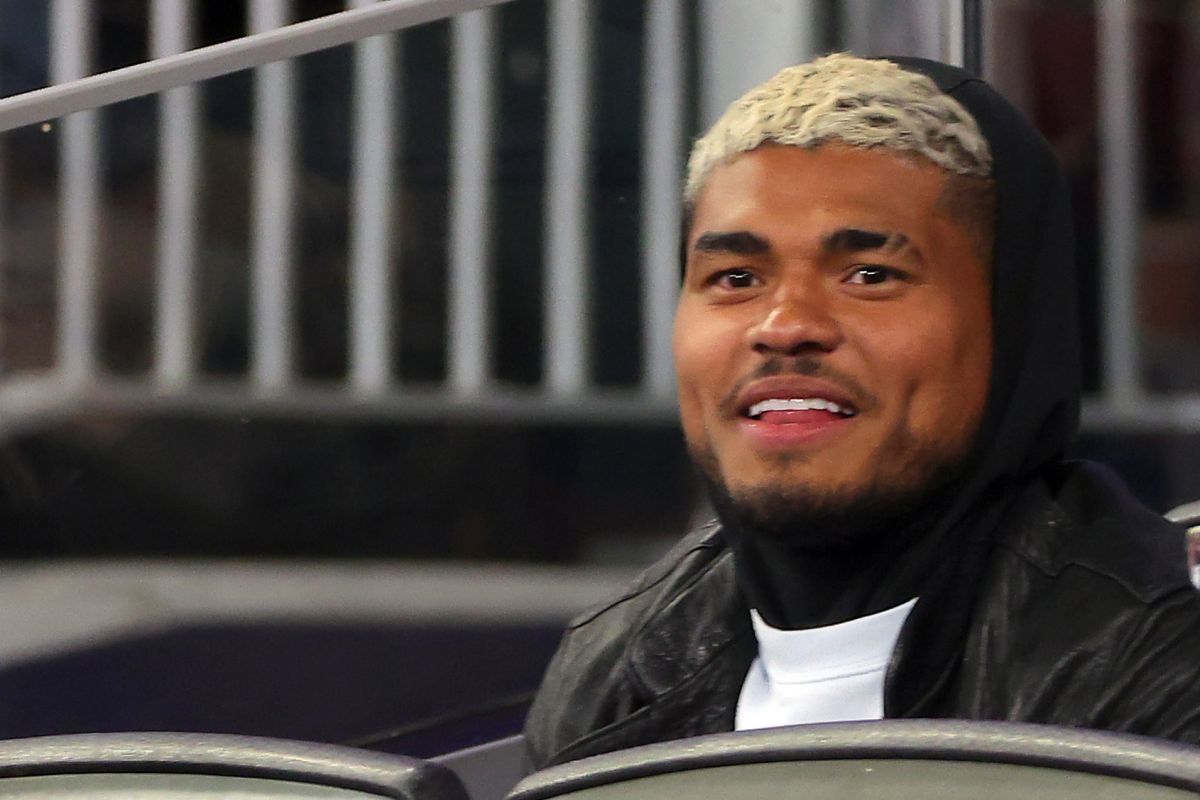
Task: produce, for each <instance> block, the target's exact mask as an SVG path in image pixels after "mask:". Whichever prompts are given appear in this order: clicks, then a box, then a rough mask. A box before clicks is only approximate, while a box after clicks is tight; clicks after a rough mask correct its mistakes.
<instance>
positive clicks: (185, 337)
mask: <svg viewBox="0 0 1200 800" xmlns="http://www.w3.org/2000/svg"><path fill="white" fill-rule="evenodd" d="M150 22H151V27H150V38H151V42H150V50H151V55H152V56H153V57H154V58H162V57H164V56H169V55H173V54H175V53H182V52H184V51H185V50H187V49H188V48H189V47H191V46H192V38H193V30H192V14H191V0H154V2H153V5H152V6H151V20H150ZM199 149H200V132H199V102H198V95H197V87H196V86H183V87H180V88H178V89H171V90H170V91H167V92H165V93H164V94H163V95H162V101H161V105H160V107H159V120H158V159H159V170H158V203H159V209H160V211H159V220H158V292H157V295H158V297H157V301H158V302H157V318H156V320H155V379H156V381H157V383H158V385H159V386H160V387H161V388H165V389H170V388H175V387H179V386H182V385H184V384H186V383H188V381H189V380H191V378H192V376H193V373H194V372H195V330H196V316H197V314H196V246H197V236H196V225H197V221H198V209H197V205H198V204H197V198H198V197H199V194H200V192H199V185H200V181H199V176H200V159H199Z"/></svg>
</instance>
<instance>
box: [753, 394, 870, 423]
mask: <svg viewBox="0 0 1200 800" xmlns="http://www.w3.org/2000/svg"><path fill="white" fill-rule="evenodd" d="M813 411H819V412H825V413H827V414H833V415H836V416H838V417H843V418H849V417H853V416H855V415H856V414H857V413H858V411H857V410H856V409H855V408H853V407H851V406H849V405H842V404H839V403H835V402H833V401H832V400H826V399H825V398H823V397H771V398H768V399H766V400H759V401H758V402H757V403H754V404H753V405H751V406H750V407H749V408H747V409H745V410H744V411H743V412H742V414H743V416H745V417H748V418H749V419H753V420H762V421H767V422H769V421H779V422H787V421H790V420H792V419H795V417H796V416H797V415H800V414H801V413H803V412H813Z"/></svg>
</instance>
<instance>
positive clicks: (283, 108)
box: [250, 0, 296, 391]
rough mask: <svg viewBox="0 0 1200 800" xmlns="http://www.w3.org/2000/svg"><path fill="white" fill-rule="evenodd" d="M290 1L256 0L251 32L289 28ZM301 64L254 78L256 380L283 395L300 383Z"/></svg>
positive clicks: (267, 68)
mask: <svg viewBox="0 0 1200 800" xmlns="http://www.w3.org/2000/svg"><path fill="white" fill-rule="evenodd" d="M288 5H289V3H288V2H287V0H251V2H250V31H251V33H261V32H262V31H267V30H272V29H274V28H279V27H282V26H283V25H286V24H287V20H288ZM295 144H296V119H295V63H294V62H292V61H279V62H276V63H274V64H266V65H264V66H261V67H258V68H257V69H256V70H255V74H254V167H253V170H254V190H253V191H254V204H253V208H254V210H253V215H254V216H253V219H252V220H251V225H252V231H253V234H252V236H253V239H252V250H253V252H252V265H251V287H252V288H251V292H252V297H251V304H252V309H253V316H252V319H251V336H252V349H251V377H252V380H253V382H254V384H255V386H256V387H257V388H258V389H261V390H267V391H270V390H275V389H281V388H284V387H286V386H287V384H288V383H289V382H290V380H291V378H292V369H293V354H292V351H293V340H294V330H295V325H294V322H293V319H292V313H293V306H294V300H295V298H294V297H293V295H294V294H295V286H294V283H295V282H294V280H293V276H292V272H293V269H292V253H293V248H292V229H293V220H294V217H295V213H294V204H293V192H294V190H295V167H296V164H295V161H296V156H295Z"/></svg>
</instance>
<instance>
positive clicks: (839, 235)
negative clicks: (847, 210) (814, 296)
mask: <svg viewBox="0 0 1200 800" xmlns="http://www.w3.org/2000/svg"><path fill="white" fill-rule="evenodd" d="M906 247H908V248H912V247H913V245H912V243H911V242H910V241H909V240H908V237H907V236H905V235H904V234H903V233H886V232H883V231H868V230H863V229H862V228H840V229H838V230H836V231H834V232H833V233H831V234H829V235H828V236H826V237H825V238H823V239H822V240H821V249H822V250H824V251H825V252H826V253H838V252H844V253H857V252H861V251H863V250H885V251H887V252H890V253H894V252H896V251H897V250H903V249H904V248H906ZM913 249H914V250H915V248H913ZM918 255H919V253H918Z"/></svg>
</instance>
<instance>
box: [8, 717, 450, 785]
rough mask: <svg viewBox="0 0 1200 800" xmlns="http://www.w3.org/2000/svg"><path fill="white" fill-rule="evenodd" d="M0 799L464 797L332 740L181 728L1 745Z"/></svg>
mask: <svg viewBox="0 0 1200 800" xmlns="http://www.w3.org/2000/svg"><path fill="white" fill-rule="evenodd" d="M0 797H29V798H38V799H39V800H55V799H56V798H68V797H70V798H80V797H86V798H94V799H95V800H117V798H121V800H125V799H126V798H130V797H155V798H161V800H215V798H218V797H220V798H228V797H237V798H242V799H243V800H251V799H253V800H284V799H285V798H330V800H332V799H333V798H345V799H346V800H349V799H350V798H355V799H357V800H365V799H366V798H394V799H395V800H467V795H466V792H465V790H464V789H463V787H462V784H461V783H460V782H459V780H458V778H457V777H455V775H454V774H453V773H451V772H450V771H449V770H448V769H446V768H444V767H441V766H438V765H436V764H430V763H428V762H425V761H421V760H419V759H413V758H405V757H403V756H392V755H385V754H382V753H374V752H370V751H366V750H356V749H352V748H349V747H338V746H335V745H324V744H313V743H308V742H292V741H286V740H281V739H265V738H257V737H249V736H227V735H221V734H187V733H94V734H78V735H69V736H43V737H35V738H30V739H11V740H7V741H0Z"/></svg>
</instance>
